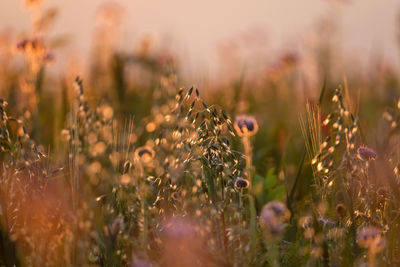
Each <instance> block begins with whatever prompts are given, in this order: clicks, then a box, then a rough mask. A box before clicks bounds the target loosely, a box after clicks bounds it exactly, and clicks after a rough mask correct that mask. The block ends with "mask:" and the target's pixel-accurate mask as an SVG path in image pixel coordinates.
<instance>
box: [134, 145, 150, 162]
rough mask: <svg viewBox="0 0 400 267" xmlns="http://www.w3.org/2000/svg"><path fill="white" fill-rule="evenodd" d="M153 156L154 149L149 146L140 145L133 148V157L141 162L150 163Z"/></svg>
mask: <svg viewBox="0 0 400 267" xmlns="http://www.w3.org/2000/svg"><path fill="white" fill-rule="evenodd" d="M154 156H155V152H154V150H153V149H152V148H151V147H149V146H142V147H139V148H137V149H136V150H135V157H136V158H137V159H139V160H140V161H142V162H143V163H145V164H146V163H150V162H151V161H152V160H153V158H154Z"/></svg>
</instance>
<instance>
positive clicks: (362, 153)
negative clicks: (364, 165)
mask: <svg viewBox="0 0 400 267" xmlns="http://www.w3.org/2000/svg"><path fill="white" fill-rule="evenodd" d="M357 154H358V158H359V159H360V160H363V161H370V160H375V159H376V152H375V151H374V150H373V149H371V148H369V147H366V146H361V147H359V148H358V150H357Z"/></svg>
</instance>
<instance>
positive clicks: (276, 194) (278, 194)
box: [268, 185, 286, 200]
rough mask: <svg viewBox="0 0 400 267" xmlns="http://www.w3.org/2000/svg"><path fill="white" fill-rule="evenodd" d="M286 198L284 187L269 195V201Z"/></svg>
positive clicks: (279, 187)
mask: <svg viewBox="0 0 400 267" xmlns="http://www.w3.org/2000/svg"><path fill="white" fill-rule="evenodd" d="M285 196H286V188H285V186H284V185H279V186H277V187H275V188H274V189H273V190H271V192H270V193H269V194H268V200H283V199H284V197H285Z"/></svg>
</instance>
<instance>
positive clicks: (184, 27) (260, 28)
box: [0, 0, 400, 73]
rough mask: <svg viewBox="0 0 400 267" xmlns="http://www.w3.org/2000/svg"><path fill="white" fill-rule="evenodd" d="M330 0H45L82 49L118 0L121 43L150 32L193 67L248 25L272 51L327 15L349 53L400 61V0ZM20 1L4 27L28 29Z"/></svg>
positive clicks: (5, 4) (2, 11)
mask: <svg viewBox="0 0 400 267" xmlns="http://www.w3.org/2000/svg"><path fill="white" fill-rule="evenodd" d="M333 1H334V0H249V1H243V0H200V1H199V0H196V1H189V0H119V1H117V0H114V1H102V0H47V1H46V0H45V3H46V6H57V7H59V8H60V15H59V18H58V20H57V21H56V24H55V28H54V29H53V31H52V32H53V33H63V34H67V35H69V36H70V37H71V42H70V44H69V48H70V49H71V50H72V49H74V50H79V51H82V52H81V53H84V52H85V51H88V49H89V47H90V45H91V38H92V33H93V28H94V25H95V24H94V21H95V11H96V9H97V7H98V6H99V5H101V3H105V2H117V3H119V4H121V5H122V6H123V7H125V16H124V30H123V32H124V34H123V39H122V40H123V44H124V46H125V47H127V48H128V47H133V46H134V44H135V42H136V41H137V40H138V39H139V38H140V37H141V36H143V35H145V34H151V35H152V36H154V37H155V39H156V40H157V41H158V42H159V43H161V44H164V45H165V44H166V45H167V46H168V47H169V48H171V49H172V50H173V51H174V52H176V53H177V54H178V55H179V56H180V57H181V58H183V61H182V62H183V63H184V65H185V68H186V69H187V70H188V73H193V72H195V71H197V70H204V71H209V70H210V69H212V68H213V65H215V62H216V59H215V58H216V57H217V56H216V55H217V51H218V47H220V46H221V44H222V43H229V40H232V39H234V38H235V37H237V36H242V35H245V34H246V33H248V32H253V33H257V32H263V33H264V34H265V36H266V44H267V45H266V46H268V49H269V50H268V51H274V50H275V51H276V50H278V49H279V48H280V47H285V46H287V45H295V44H296V42H297V41H298V40H299V39H300V38H301V36H302V35H303V34H304V33H305V32H307V31H310V30H311V29H313V28H315V26H316V24H317V22H318V20H319V19H320V18H321V17H323V16H327V15H329V16H335V17H336V20H337V23H338V25H339V39H340V44H341V48H342V50H343V52H344V53H350V54H352V55H357V56H359V57H360V58H362V57H367V56H370V55H371V53H373V52H374V51H379V53H381V54H382V55H383V56H385V57H386V58H388V59H390V60H393V61H394V63H395V64H398V62H397V61H398V60H399V56H398V51H397V47H396V28H395V20H396V15H398V14H399V12H400V0H347V1H349V3H347V4H335V3H332V2H333ZM339 1H346V0H339ZM21 6H22V0H2V1H0V29H3V28H5V27H10V28H12V29H15V30H17V31H23V30H28V29H29V17H28V14H27V13H26V11H22V10H21ZM257 49H261V50H262V47H261V48H257ZM265 50H266V51H267V49H265Z"/></svg>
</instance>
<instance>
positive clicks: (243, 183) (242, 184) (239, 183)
mask: <svg viewBox="0 0 400 267" xmlns="http://www.w3.org/2000/svg"><path fill="white" fill-rule="evenodd" d="M249 186H250V182H249V181H248V180H247V179H244V178H242V177H238V178H237V179H236V180H235V187H236V188H238V189H246V188H249Z"/></svg>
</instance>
